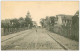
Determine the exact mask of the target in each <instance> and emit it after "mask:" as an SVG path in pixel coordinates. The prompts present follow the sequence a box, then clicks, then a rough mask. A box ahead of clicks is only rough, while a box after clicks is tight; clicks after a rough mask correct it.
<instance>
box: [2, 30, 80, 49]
mask: <svg viewBox="0 0 80 56" xmlns="http://www.w3.org/2000/svg"><path fill="white" fill-rule="evenodd" d="M65 41H66V42H65ZM67 41H68V42H67ZM64 42H65V43H64ZM78 46H79V43H78V42H76V41H74V40H70V39H66V38H65V37H62V36H60V35H57V34H55V33H51V32H49V31H47V30H45V29H37V31H36V29H29V30H25V31H21V32H18V33H14V34H10V35H7V36H2V37H1V49H2V50H78V49H79V47H78Z"/></svg>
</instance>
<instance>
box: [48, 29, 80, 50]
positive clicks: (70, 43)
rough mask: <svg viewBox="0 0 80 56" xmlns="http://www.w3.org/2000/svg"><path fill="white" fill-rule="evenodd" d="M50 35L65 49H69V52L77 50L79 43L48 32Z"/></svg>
mask: <svg viewBox="0 0 80 56" xmlns="http://www.w3.org/2000/svg"><path fill="white" fill-rule="evenodd" d="M48 33H50V35H51V36H52V37H53V38H54V39H55V40H57V41H58V42H59V43H61V44H62V45H64V46H66V47H67V48H69V49H70V50H79V42H77V41H75V40H71V39H69V38H67V37H64V36H61V35H58V34H55V33H52V32H49V31H48Z"/></svg>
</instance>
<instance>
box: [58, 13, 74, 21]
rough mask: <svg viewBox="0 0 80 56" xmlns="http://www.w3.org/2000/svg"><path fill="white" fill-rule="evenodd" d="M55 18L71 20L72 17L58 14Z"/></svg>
mask: <svg viewBox="0 0 80 56" xmlns="http://www.w3.org/2000/svg"><path fill="white" fill-rule="evenodd" d="M56 16H62V19H64V20H65V19H67V20H72V17H73V15H65V14H59V15H56Z"/></svg>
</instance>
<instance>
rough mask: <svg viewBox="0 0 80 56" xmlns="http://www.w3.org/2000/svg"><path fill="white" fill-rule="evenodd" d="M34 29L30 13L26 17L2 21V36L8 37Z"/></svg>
mask: <svg viewBox="0 0 80 56" xmlns="http://www.w3.org/2000/svg"><path fill="white" fill-rule="evenodd" d="M32 27H33V21H32V18H31V16H30V13H29V12H28V13H27V15H26V17H25V18H23V17H20V18H14V19H5V20H1V33H2V34H1V35H8V34H10V33H15V32H18V31H21V30H25V29H29V28H32Z"/></svg>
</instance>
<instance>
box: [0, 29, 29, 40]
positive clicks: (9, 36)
mask: <svg viewBox="0 0 80 56" xmlns="http://www.w3.org/2000/svg"><path fill="white" fill-rule="evenodd" d="M26 31H29V30H24V31H20V32H17V33H13V34H9V35H6V36H1V41H3V40H6V39H8V38H11V37H15V36H18V35H21V34H23V33H25V32H26Z"/></svg>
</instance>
